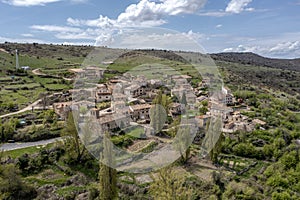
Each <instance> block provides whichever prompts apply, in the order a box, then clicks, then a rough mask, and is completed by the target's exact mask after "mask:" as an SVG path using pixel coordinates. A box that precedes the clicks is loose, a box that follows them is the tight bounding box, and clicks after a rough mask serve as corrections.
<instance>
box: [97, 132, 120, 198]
mask: <svg viewBox="0 0 300 200" xmlns="http://www.w3.org/2000/svg"><path fill="white" fill-rule="evenodd" d="M105 135H106V136H105V137H103V139H102V152H101V155H100V169H99V175H98V176H99V182H100V184H99V187H100V188H99V190H100V195H99V199H100V200H107V199H111V200H113V199H117V197H118V192H117V170H116V169H114V168H113V167H114V156H113V150H112V144H111V141H110V139H109V138H110V136H109V133H108V132H106V133H105Z"/></svg>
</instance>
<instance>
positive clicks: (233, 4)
mask: <svg viewBox="0 0 300 200" xmlns="http://www.w3.org/2000/svg"><path fill="white" fill-rule="evenodd" d="M251 2H252V0H231V1H230V2H229V3H228V5H227V7H226V8H225V10H218V11H208V12H200V13H198V15H199V16H210V17H224V16H227V15H231V14H239V13H242V12H253V11H255V9H254V8H248V7H247V6H248V5H249V4H250V3H251ZM261 11H262V10H261Z"/></svg>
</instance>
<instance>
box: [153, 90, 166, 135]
mask: <svg viewBox="0 0 300 200" xmlns="http://www.w3.org/2000/svg"><path fill="white" fill-rule="evenodd" d="M163 99H164V103H163ZM152 104H153V105H154V107H153V108H151V109H150V119H151V122H150V125H151V127H152V128H153V129H154V132H155V133H160V132H161V130H162V129H163V126H164V124H165V121H164V120H165V119H166V107H164V106H168V100H167V97H164V98H163V94H162V91H159V93H158V95H157V96H156V98H155V99H154V100H153V102H152Z"/></svg>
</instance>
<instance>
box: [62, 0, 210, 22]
mask: <svg viewBox="0 0 300 200" xmlns="http://www.w3.org/2000/svg"><path fill="white" fill-rule="evenodd" d="M206 1H207V0H160V1H159V2H154V1H150V0H141V1H139V2H138V3H137V4H131V5H129V6H128V7H127V8H126V9H125V11H124V12H123V13H121V14H120V15H119V16H118V17H117V18H116V19H110V18H108V17H106V16H102V15H100V16H99V18H98V19H92V20H82V19H73V18H68V20H67V22H68V24H69V25H73V26H91V27H102V28H108V27H112V26H114V27H135V26H138V27H141V26H142V27H153V26H160V25H162V24H165V23H166V20H165V18H166V17H167V16H171V15H179V14H191V13H195V12H197V11H198V10H199V9H200V8H202V7H203V6H204V5H205V3H206Z"/></svg>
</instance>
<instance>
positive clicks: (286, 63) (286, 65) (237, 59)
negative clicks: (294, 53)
mask: <svg viewBox="0 0 300 200" xmlns="http://www.w3.org/2000/svg"><path fill="white" fill-rule="evenodd" d="M210 55H211V57H212V58H213V59H214V60H217V61H226V62H233V63H240V64H246V65H255V66H264V67H272V68H277V69H285V70H292V71H298V72H300V59H299V58H298V59H275V58H265V57H262V56H259V55H257V54H254V53H218V54H210Z"/></svg>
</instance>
